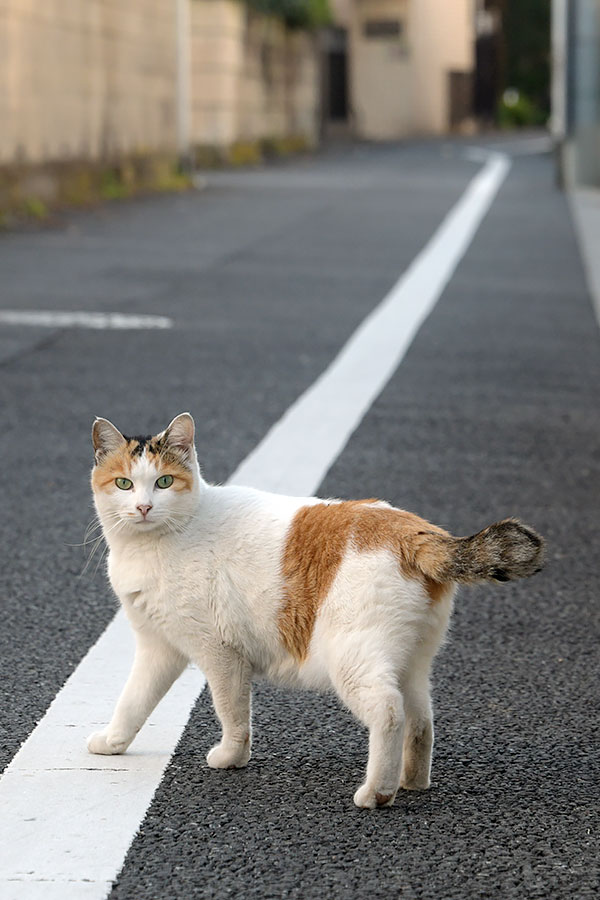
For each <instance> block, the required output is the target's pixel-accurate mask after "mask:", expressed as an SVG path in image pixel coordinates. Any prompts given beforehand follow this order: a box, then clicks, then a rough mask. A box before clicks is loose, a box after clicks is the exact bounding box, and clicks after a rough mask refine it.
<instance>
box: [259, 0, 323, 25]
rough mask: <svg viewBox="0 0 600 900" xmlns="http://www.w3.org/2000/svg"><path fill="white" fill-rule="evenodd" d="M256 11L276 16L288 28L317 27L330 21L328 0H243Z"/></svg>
mask: <svg viewBox="0 0 600 900" xmlns="http://www.w3.org/2000/svg"><path fill="white" fill-rule="evenodd" d="M245 2H246V3H247V4H248V6H251V7H252V8H253V9H255V10H257V12H261V13H263V14H264V15H267V16H277V17H278V18H279V19H282V20H283V21H284V22H285V24H286V25H287V26H288V28H319V27H320V26H322V25H327V24H328V23H329V22H330V21H331V14H330V11H329V4H328V0H245Z"/></svg>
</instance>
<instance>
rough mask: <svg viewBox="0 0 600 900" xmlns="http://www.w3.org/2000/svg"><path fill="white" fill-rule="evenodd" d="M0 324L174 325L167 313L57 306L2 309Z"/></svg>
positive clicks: (72, 325)
mask: <svg viewBox="0 0 600 900" xmlns="http://www.w3.org/2000/svg"><path fill="white" fill-rule="evenodd" d="M0 325H31V326H35V327H38V328H99V329H103V328H106V329H114V330H122V329H145V328H172V326H173V321H172V319H169V318H167V316H145V315H139V316H136V315H126V314H125V313H101V312H78V311H74V312H59V311H58V310H19V309H3V310H0Z"/></svg>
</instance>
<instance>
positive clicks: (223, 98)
mask: <svg viewBox="0 0 600 900" xmlns="http://www.w3.org/2000/svg"><path fill="white" fill-rule="evenodd" d="M183 2H184V3H185V2H186V0H183ZM187 2H188V9H187V10H186V12H187V13H188V15H187V16H186V20H185V21H186V23H189V34H188V36H187V41H188V44H187V47H186V49H187V50H189V67H190V71H189V73H188V74H189V78H188V79H185V80H187V84H185V85H184V86H185V88H186V91H185V93H184V95H183V96H185V98H186V100H187V99H188V98H189V103H190V106H191V109H189V110H183V111H182V110H181V109H180V110H179V119H180V125H181V120H182V119H183V118H189V120H190V131H191V135H190V137H191V141H192V143H193V144H201V145H205V144H215V145H218V146H224V145H227V144H231V143H233V142H235V141H239V140H255V139H259V138H264V137H280V138H283V137H286V136H289V135H294V136H298V135H303V136H305V137H306V139H307V140H308V141H314V140H316V137H317V130H318V98H319V67H318V56H317V52H316V45H315V43H314V40H313V39H312V38H311V37H310V36H309V35H307V34H305V33H302V32H288V31H286V29H285V28H284V27H283V26H282V25H281V23H280V22H278V21H277V20H275V19H269V18H265V17H263V16H259V15H257V14H252V13H249V12H248V10H247V8H246V7H245V5H244V4H243V3H241V2H237V0H187ZM177 6H178V4H177V2H176V0H127V2H122V0H0V36H1V37H0V40H1V48H2V52H0V121H1V122H2V128H0V164H3V163H4V164H14V163H19V164H36V163H37V164H39V163H50V162H64V161H68V160H89V161H91V162H93V161H98V160H105V159H117V160H118V159H119V158H122V157H123V156H129V155H135V154H144V153H152V154H157V153H161V154H167V155H169V154H171V155H173V156H175V154H176V153H177V150H178V109H177V99H178V84H179V91H180V92H181V89H182V73H181V70H180V71H179V74H178V66H177V61H178V52H177ZM180 53H181V48H180ZM184 74H185V73H184ZM188 88H189V91H188ZM181 96H182V94H181V93H180V97H181ZM180 131H181V129H180ZM180 138H181V135H180ZM179 149H181V148H179Z"/></svg>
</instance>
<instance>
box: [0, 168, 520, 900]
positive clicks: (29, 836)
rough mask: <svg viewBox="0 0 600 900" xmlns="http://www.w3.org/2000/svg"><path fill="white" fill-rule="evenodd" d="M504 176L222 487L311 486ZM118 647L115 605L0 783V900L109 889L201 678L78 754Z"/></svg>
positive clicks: (481, 194)
mask: <svg viewBox="0 0 600 900" xmlns="http://www.w3.org/2000/svg"><path fill="white" fill-rule="evenodd" d="M507 171H508V162H507V161H506V160H504V159H503V158H498V157H495V158H494V159H492V160H491V161H490V162H489V163H488V164H487V165H486V166H485V168H484V169H483V170H482V172H481V173H480V174H479V175H478V176H476V177H475V179H474V180H473V182H472V183H471V185H470V187H469V188H468V190H467V192H466V194H465V195H464V197H463V198H462V199H461V200H460V201H459V203H458V204H457V205H456V207H455V208H454V210H453V211H452V212H451V213H450V215H449V216H448V217H447V218H446V220H445V221H444V223H443V225H442V226H441V228H440V229H439V230H438V232H436V234H435V236H434V238H433V239H432V240H431V241H430V243H429V244H428V245H427V247H426V248H425V250H424V251H423V252H422V253H421V254H420V255H419V256H418V257H417V259H416V260H415V262H414V263H413V265H412V266H411V267H410V268H409V269H408V271H407V272H406V274H405V275H404V276H403V278H402V279H401V280H400V282H399V283H398V285H397V286H396V288H394V289H393V291H392V292H391V293H390V294H389V295H388V297H386V298H385V300H384V301H383V302H382V303H381V304H380V305H379V306H378V307H377V308H376V309H375V311H374V312H373V313H372V314H371V315H370V316H369V317H368V318H367V319H366V320H365V322H364V323H363V325H361V326H360V328H359V329H358V330H357V332H356V333H355V335H354V336H353V337H352V338H351V339H350V341H349V342H348V344H347V345H346V347H345V348H344V349H343V350H342V352H341V353H340V354H339V356H338V357H337V358H336V360H335V361H334V363H333V364H332V365H331V366H330V367H329V368H328V369H327V370H326V371H325V372H324V373H323V375H322V376H321V377H320V378H319V379H318V380H317V382H315V385H314V387H313V388H312V389H310V390H309V391H307V392H306V393H305V394H304V395H303V396H302V397H301V398H300V399H299V401H297V403H295V404H294V405H293V406H292V407H291V409H290V411H289V413H287V414H286V415H285V416H284V417H283V418H282V420H281V421H280V423H278V425H276V426H275V428H273V429H272V430H271V431H270V432H269V434H268V435H267V438H266V439H265V440H264V441H263V442H262V443H261V444H259V446H258V448H257V450H256V451H254V452H253V453H252V454H250V456H249V457H248V459H247V461H246V463H242V465H241V466H240V467H239V468H238V470H237V471H236V473H235V475H234V476H233V477H232V478H231V479H230V483H232V482H233V481H235V482H236V483H239V482H240V481H244V483H246V484H249V485H253V486H255V487H267V488H274V489H278V490H281V491H284V492H286V493H295V494H304V493H306V494H311V493H313V492H314V491H315V490H316V489H317V487H318V485H319V483H320V481H321V479H322V477H323V475H324V473H325V472H326V471H327V469H328V467H329V466H330V465H331V463H332V462H333V461H334V460H335V458H336V457H337V455H338V454H339V452H340V451H341V450H342V448H343V447H344V445H345V443H346V441H347V439H348V436H349V435H350V434H351V432H352V431H353V429H354V428H355V427H356V425H357V424H358V422H359V421H360V418H361V417H362V415H364V413H365V411H366V409H368V406H369V404H370V403H371V402H372V400H373V399H374V397H375V396H376V395H377V393H378V392H379V391H380V390H381V388H382V387H383V386H384V384H385V383H386V381H387V380H388V379H389V377H390V375H391V374H392V372H393V370H394V368H395V366H396V365H397V364H398V362H400V360H401V359H402V356H403V355H404V353H405V351H406V348H407V347H408V345H409V343H410V341H411V340H412V337H413V336H414V334H415V332H416V330H417V328H418V327H419V325H420V324H421V322H422V321H423V319H424V318H425V316H426V315H427V314H428V312H429V311H430V310H431V309H432V307H433V305H434V303H435V301H436V300H437V297H438V296H439V294H440V293H441V291H442V290H443V288H444V285H445V284H446V283H447V281H448V279H449V278H450V276H451V274H452V272H453V271H454V268H455V266H456V264H457V263H458V260H459V259H460V258H461V257H462V255H463V253H464V252H465V250H466V248H467V246H468V244H469V242H470V240H471V238H472V237H473V234H474V233H475V230H476V228H477V225H478V224H479V222H480V221H481V218H482V217H483V215H485V212H486V210H487V209H488V207H489V205H490V204H491V202H492V200H493V197H494V195H495V193H496V191H497V190H498V187H499V185H500V183H501V182H502V179H503V178H504V176H505V175H506V172H507ZM306 457H308V460H307V459H306ZM131 644H132V640H131V637H130V635H129V629H128V628H127V625H126V623H125V620H124V617H123V615H122V614H121V613H119V614H118V615H117V617H116V618H115V619H114V621H113V622H112V623H111V625H109V627H108V628H107V630H106V631H105V632H104V634H103V635H102V636H101V637H100V639H99V640H98V642H97V643H96V644H95V645H94V647H92V649H91V650H90V651H89V653H88V654H87V656H86V657H85V659H84V660H83V661H82V662H81V663H80V665H79V666H78V668H77V669H76V670H75V672H74V673H73V675H72V676H71V677H70V678H69V680H68V681H67V683H66V684H65V686H64V687H63V689H62V690H61V691H60V692H59V694H58V696H57V697H56V699H55V700H54V702H53V703H52V705H51V706H50V708H49V710H48V712H47V713H46V715H45V716H44V718H43V719H42V720H41V722H40V723H39V724H38V726H37V727H36V728H35V729H34V731H33V732H32V734H31V735H30V737H29V738H28V739H27V741H26V742H25V743H24V744H23V746H22V748H21V749H20V750H19V752H18V753H17V755H16V756H15V758H14V759H13V761H12V763H11V764H10V765H9V766H8V768H7V769H6V772H5V774H4V775H3V777H2V779H1V780H0V810H1V813H0V815H1V821H0V896H1V897H2V898H3V900H38V898H43V900H48V898H50V900H54V898H56V900H58V898H60V900H80V898H81V900H101V898H104V897H105V896H106V895H107V893H108V891H109V890H110V886H111V884H112V882H113V881H114V879H115V878H116V876H117V874H118V872H119V870H120V868H121V866H122V864H123V860H124V858H125V855H126V853H127V850H128V848H129V846H130V844H131V841H132V840H133V838H134V836H135V833H136V831H137V829H138V827H139V825H140V822H141V821H142V819H143V817H144V815H145V813H146V810H147V808H148V806H149V804H150V802H151V800H152V797H153V795H154V792H155V790H156V788H157V787H158V785H159V783H160V780H161V778H162V775H163V772H164V769H165V767H166V765H167V764H168V762H169V759H170V757H171V754H172V752H173V750H174V748H175V746H176V743H177V741H178V739H179V737H180V735H181V733H182V730H183V728H184V726H185V724H186V722H187V718H188V716H189V712H190V709H191V707H192V705H193V703H194V700H195V698H196V696H197V694H198V693H199V691H200V690H201V688H202V686H203V684H204V681H203V678H202V676H201V675H200V673H198V672H196V671H194V670H192V669H188V670H187V671H186V672H185V673H184V675H183V676H182V677H181V678H180V679H179V681H178V682H177V683H176V684H175V685H174V687H173V688H172V689H171V691H170V692H169V695H168V697H167V698H166V699H165V700H164V701H163V703H162V704H160V705H159V706H158V707H157V709H156V711H155V713H154V714H153V715H152V716H151V718H150V721H149V723H147V724H146V725H145V726H144V728H143V729H142V731H141V732H140V734H139V735H138V737H137V738H136V740H135V743H134V744H133V745H132V749H131V751H130V752H128V753H127V754H126V755H124V756H119V757H115V756H111V757H100V756H91V755H89V754H88V753H87V752H86V749H85V738H86V736H87V734H88V733H89V732H91V731H93V730H95V729H97V728H98V727H99V726H103V725H105V724H106V722H107V721H109V719H110V716H111V713H112V706H113V703H114V700H115V699H116V697H117V696H118V694H119V693H120V691H121V688H122V686H123V683H124V681H125V678H126V674H127V670H128V668H129V662H130V659H131V656H132V648H131Z"/></svg>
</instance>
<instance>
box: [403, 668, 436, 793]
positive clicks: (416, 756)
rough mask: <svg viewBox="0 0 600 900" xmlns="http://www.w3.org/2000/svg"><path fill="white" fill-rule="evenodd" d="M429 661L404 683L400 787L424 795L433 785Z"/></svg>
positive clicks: (411, 672)
mask: <svg viewBox="0 0 600 900" xmlns="http://www.w3.org/2000/svg"><path fill="white" fill-rule="evenodd" d="M430 664H431V661H430V660H429V659H425V660H421V661H419V663H418V664H417V665H414V666H413V667H412V668H411V669H410V670H409V672H408V674H407V675H406V676H405V678H404V679H403V682H402V695H403V697H404V713H405V716H406V721H405V726H404V744H403V749H402V771H401V774H400V787H401V788H404V789H405V790H408V791H424V790H427V788H428V787H429V784H430V781H429V779H430V774H431V751H432V748H433V713H432V710H431V697H430V687H429V668H430Z"/></svg>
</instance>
